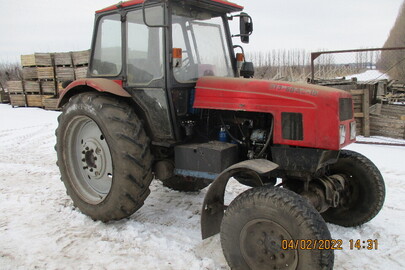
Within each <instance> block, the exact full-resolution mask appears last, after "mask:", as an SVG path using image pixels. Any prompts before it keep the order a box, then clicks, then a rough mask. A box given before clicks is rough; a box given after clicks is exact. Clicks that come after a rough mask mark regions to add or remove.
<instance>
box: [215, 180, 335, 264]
mask: <svg viewBox="0 0 405 270" xmlns="http://www.w3.org/2000/svg"><path fill="white" fill-rule="evenodd" d="M330 238H331V236H330V233H329V230H328V228H327V226H326V223H325V221H324V220H323V219H322V217H321V216H320V214H319V213H318V212H317V211H316V210H315V209H314V208H313V206H311V205H310V204H309V203H308V202H307V201H306V200H305V199H304V198H302V197H301V196H299V195H297V194H295V193H294V192H292V191H290V190H287V189H283V188H274V187H258V188H253V189H250V190H247V191H245V192H243V193H242V194H241V195H239V196H238V197H236V199H235V200H234V201H232V202H231V204H230V205H229V207H228V209H227V210H226V212H225V216H224V218H223V221H222V224H221V245H222V249H223V252H224V255H225V258H226V260H227V262H228V264H229V266H230V267H231V268H232V269H253V270H259V269H263V270H264V269H313V270H317V269H332V268H333V261H334V254H333V250H331V249H323V250H322V249H318V248H314V249H312V250H305V248H303V249H300V248H297V249H283V248H282V241H283V240H285V241H287V243H293V244H294V243H295V241H296V240H297V241H300V240H301V241H305V240H308V241H312V243H314V240H323V241H325V240H326V241H327V240H329V239H330ZM307 243H308V242H307Z"/></svg>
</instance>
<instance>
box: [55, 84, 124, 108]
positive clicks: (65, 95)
mask: <svg viewBox="0 0 405 270" xmlns="http://www.w3.org/2000/svg"><path fill="white" fill-rule="evenodd" d="M89 90H90V91H91V90H96V91H99V92H107V93H111V94H113V95H117V96H121V97H131V95H130V94H129V93H128V92H127V91H125V90H124V88H122V81H113V80H108V79H103V78H92V79H89V78H86V79H81V80H76V81H74V82H72V83H70V84H69V85H68V86H67V87H66V88H65V89H64V90H63V91H62V93H61V94H60V97H59V100H58V108H60V107H61V106H63V105H64V104H65V103H66V102H68V101H69V98H70V97H72V96H73V95H74V94H76V93H77V92H84V91H89Z"/></svg>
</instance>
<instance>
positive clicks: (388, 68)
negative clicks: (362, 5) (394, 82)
mask: <svg viewBox="0 0 405 270" xmlns="http://www.w3.org/2000/svg"><path fill="white" fill-rule="evenodd" d="M404 33H405V2H404V3H403V4H402V6H401V8H400V10H399V13H398V16H397V19H396V21H395V24H394V26H393V27H392V29H391V32H390V34H389V36H388V38H387V41H386V42H385V44H384V48H393V47H405V35H404ZM377 67H378V68H379V69H380V70H383V71H385V72H386V73H387V74H388V75H389V76H390V78H392V79H402V80H405V50H395V51H383V52H382V53H381V58H380V60H379V61H378V63H377Z"/></svg>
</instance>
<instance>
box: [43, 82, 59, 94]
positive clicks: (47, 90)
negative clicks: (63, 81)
mask: <svg viewBox="0 0 405 270" xmlns="http://www.w3.org/2000/svg"><path fill="white" fill-rule="evenodd" d="M41 88H42V94H51V95H54V94H56V86H55V81H42V82H41Z"/></svg>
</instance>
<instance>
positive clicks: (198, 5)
mask: <svg viewBox="0 0 405 270" xmlns="http://www.w3.org/2000/svg"><path fill="white" fill-rule="evenodd" d="M242 10H243V7H241V6H239V5H236V4H233V3H231V2H228V1H220V0H215V1H212V0H204V1H176V0H174V1H139V0H138V1H136V0H135V1H128V2H123V3H120V4H118V5H114V6H111V7H108V8H105V9H102V10H99V11H97V12H96V19H95V30H94V38H93V44H92V48H93V50H92V55H91V60H90V68H89V73H88V77H89V78H108V79H110V80H113V81H115V82H116V83H118V84H119V85H122V86H123V88H124V89H125V90H126V91H128V93H130V94H131V96H132V97H133V98H134V99H135V102H136V104H137V106H138V107H140V108H141V110H142V111H143V112H145V114H146V115H145V117H147V118H148V128H149V129H150V133H151V134H153V135H152V137H153V141H154V142H157V143H159V142H162V141H166V142H167V140H171V141H173V142H174V141H178V140H180V139H181V138H182V137H183V135H184V134H183V133H184V132H185V131H184V129H185V128H184V125H185V123H184V121H188V118H187V116H189V115H190V114H193V113H194V112H195V110H194V109H193V101H194V88H195V85H196V82H197V80H198V79H199V78H201V77H203V76H218V77H236V76H238V75H239V73H240V69H241V66H242V65H241V62H242V61H241V60H240V61H239V63H237V59H236V57H235V53H234V48H233V45H232V40H231V34H230V29H229V25H228V21H229V20H230V19H232V18H233V16H230V15H229V14H230V13H232V12H238V11H242ZM236 16H237V17H239V19H240V22H239V24H240V29H241V33H240V34H238V35H236V36H238V37H240V38H241V40H242V42H245V43H246V42H248V41H249V35H250V34H251V33H252V29H253V27H252V20H251V18H250V17H249V16H248V15H247V14H245V13H241V14H239V15H236ZM238 57H239V58H240V59H243V56H242V55H239V56H238ZM238 67H239V69H238ZM172 123H173V124H174V125H172ZM186 125H187V124H186Z"/></svg>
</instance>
